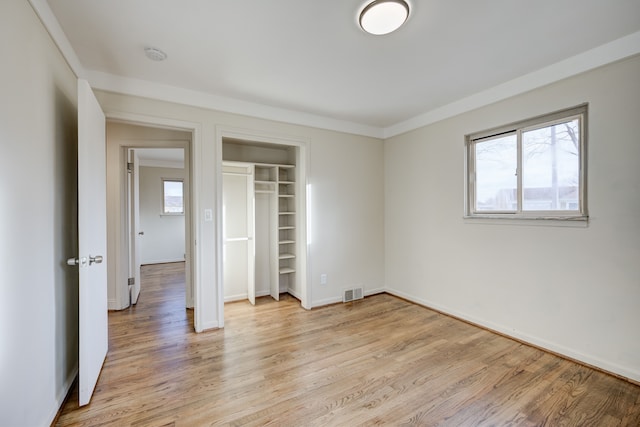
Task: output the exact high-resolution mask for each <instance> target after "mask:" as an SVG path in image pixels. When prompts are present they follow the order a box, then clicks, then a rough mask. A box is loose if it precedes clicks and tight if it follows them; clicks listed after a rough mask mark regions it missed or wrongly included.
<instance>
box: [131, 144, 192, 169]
mask: <svg viewBox="0 0 640 427" xmlns="http://www.w3.org/2000/svg"><path fill="white" fill-rule="evenodd" d="M136 153H137V154H138V157H139V158H140V165H141V166H157V167H178V168H183V167H184V150H183V149H182V148H136Z"/></svg>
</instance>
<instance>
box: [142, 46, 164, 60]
mask: <svg viewBox="0 0 640 427" xmlns="http://www.w3.org/2000/svg"><path fill="white" fill-rule="evenodd" d="M144 54H145V55H147V58H149V59H151V60H152V61H164V60H165V59H167V54H166V53H164V52H163V51H161V50H160V49H157V48H155V47H145V48H144Z"/></svg>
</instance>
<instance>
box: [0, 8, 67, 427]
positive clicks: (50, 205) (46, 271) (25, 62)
mask: <svg viewBox="0 0 640 427" xmlns="http://www.w3.org/2000/svg"><path fill="white" fill-rule="evenodd" d="M0 56H1V57H2V58H3V61H2V67H1V71H0V73H1V75H2V78H0V144H1V152H0V174H1V175H0V236H1V237H0V256H1V257H2V258H1V259H2V268H0V425H3V426H44V425H49V423H50V422H51V421H52V420H53V417H54V416H55V414H56V412H57V410H58V407H59V406H60V404H61V403H62V401H63V399H64V397H65V394H66V392H67V390H68V388H69V386H70V385H71V381H72V380H73V378H74V377H75V373H76V372H77V363H78V279H77V274H78V273H77V270H76V269H75V268H73V267H68V266H67V265H66V264H65V260H66V259H67V258H68V257H72V256H77V216H76V212H77V201H76V200H77V191H76V188H77V178H76V174H77V163H76V162H77V160H76V159H77V89H76V87H77V86H76V85H77V83H76V78H75V76H74V75H73V73H72V72H71V70H70V69H69V67H68V66H67V64H66V62H65V61H64V59H63V58H62V56H61V55H60V53H59V52H58V50H57V49H56V47H55V45H54V44H53V43H52V41H51V39H50V38H49V35H48V34H47V32H46V31H45V29H44V28H43V27H42V25H41V24H40V21H39V20H38V18H37V16H36V14H35V13H34V12H33V10H32V9H31V7H30V6H29V3H28V2H26V1H24V0H3V1H1V2H0Z"/></svg>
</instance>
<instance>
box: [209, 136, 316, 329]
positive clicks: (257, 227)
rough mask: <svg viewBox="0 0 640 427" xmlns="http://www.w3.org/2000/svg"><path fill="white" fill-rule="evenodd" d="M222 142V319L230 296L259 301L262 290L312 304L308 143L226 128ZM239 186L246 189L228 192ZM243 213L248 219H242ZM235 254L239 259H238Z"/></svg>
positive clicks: (220, 139)
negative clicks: (233, 209) (232, 208)
mask: <svg viewBox="0 0 640 427" xmlns="http://www.w3.org/2000/svg"><path fill="white" fill-rule="evenodd" d="M219 143H220V149H221V159H222V164H221V165H219V166H220V170H221V175H222V179H221V182H222V183H223V185H222V188H221V193H222V195H221V196H222V197H221V199H222V200H221V205H222V209H221V215H220V216H221V218H222V221H221V222H222V224H221V229H222V235H223V239H222V240H223V242H222V253H223V260H222V262H221V265H222V270H223V274H222V277H221V279H222V280H221V283H222V286H221V287H220V302H221V304H220V313H221V319H220V323H222V322H223V313H224V302H230V301H234V300H238V299H248V300H249V301H250V302H251V303H254V302H255V297H256V296H263V295H264V296H266V295H271V297H272V298H274V299H278V298H279V295H280V294H281V293H288V294H290V295H292V296H293V297H295V298H297V299H298V300H299V301H300V303H301V305H302V306H303V307H305V308H309V306H308V300H309V291H308V289H307V277H306V271H307V257H306V255H307V239H306V224H307V216H306V201H307V199H306V190H307V187H306V163H307V158H306V143H305V142H303V141H293V140H289V139H282V138H277V137H270V136H266V137H265V136H256V135H241V134H239V133H237V132H224V131H222V132H221V133H220V138H219ZM238 189H241V190H242V194H237V195H236V197H232V196H230V194H228V192H229V191H236V192H237V191H238ZM234 201H235V202H234ZM244 201H246V202H244ZM231 202H234V204H235V205H236V207H237V208H239V210H237V212H234V213H232V212H229V211H228V209H230V206H231ZM239 202H242V203H239ZM229 218H233V219H234V221H233V224H231V222H230V221H228V219H229ZM239 218H241V219H242V220H243V221H245V222H246V224H244V223H243V224H237V222H238V219H239ZM245 218H246V220H245ZM230 225H232V226H234V227H235V226H240V229H241V230H242V236H240V235H238V236H236V235H235V234H233V233H231V232H232V231H235V230H233V229H232V228H233V227H231V228H230ZM230 233H231V234H233V235H231V234H230ZM236 252H237V253H236ZM231 258H235V261H236V262H234V263H233V264H232V263H231V262H230V261H231ZM230 280H233V282H230ZM246 284H248V285H249V287H248V289H247V285H246ZM243 295H244V296H243Z"/></svg>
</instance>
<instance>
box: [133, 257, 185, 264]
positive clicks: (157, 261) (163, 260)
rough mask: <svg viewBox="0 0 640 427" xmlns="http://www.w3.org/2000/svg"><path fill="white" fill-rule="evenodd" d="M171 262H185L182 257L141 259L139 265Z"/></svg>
mask: <svg viewBox="0 0 640 427" xmlns="http://www.w3.org/2000/svg"><path fill="white" fill-rule="evenodd" d="M172 262H185V259H184V258H176V259H156V260H150V261H142V262H141V263H140V264H141V265H150V264H171V263H172Z"/></svg>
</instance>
